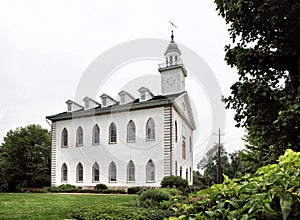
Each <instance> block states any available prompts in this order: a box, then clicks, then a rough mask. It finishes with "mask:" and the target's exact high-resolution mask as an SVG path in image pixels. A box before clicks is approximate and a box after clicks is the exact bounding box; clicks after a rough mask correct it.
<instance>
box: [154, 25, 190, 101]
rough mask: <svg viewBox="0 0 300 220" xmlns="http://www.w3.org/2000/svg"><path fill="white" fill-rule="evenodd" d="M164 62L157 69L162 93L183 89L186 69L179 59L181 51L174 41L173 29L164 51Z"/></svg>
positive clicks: (181, 90)
mask: <svg viewBox="0 0 300 220" xmlns="http://www.w3.org/2000/svg"><path fill="white" fill-rule="evenodd" d="M164 55H165V63H163V64H159V68H158V71H159V72H160V73H161V88H162V94H163V95H167V94H173V93H179V92H183V91H185V77H186V76H187V73H186V69H185V67H184V65H183V63H182V60H181V51H180V49H179V48H178V45H177V44H176V43H175V41H174V33H173V30H172V32H171V41H170V43H169V45H168V47H167V49H166V51H165V53H164Z"/></svg>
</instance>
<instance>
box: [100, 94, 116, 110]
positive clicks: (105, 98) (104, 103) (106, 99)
mask: <svg viewBox="0 0 300 220" xmlns="http://www.w3.org/2000/svg"><path fill="white" fill-rule="evenodd" d="M100 97H101V100H102V106H103V107H108V106H111V105H115V104H117V101H116V100H114V99H113V98H112V97H110V96H109V95H107V94H102V95H101V96H100Z"/></svg>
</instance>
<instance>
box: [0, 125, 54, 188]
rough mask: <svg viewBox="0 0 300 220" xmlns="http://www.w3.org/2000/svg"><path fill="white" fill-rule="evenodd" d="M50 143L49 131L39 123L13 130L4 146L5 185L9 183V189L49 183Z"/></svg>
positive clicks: (1, 150) (1, 157)
mask: <svg viewBox="0 0 300 220" xmlns="http://www.w3.org/2000/svg"><path fill="white" fill-rule="evenodd" d="M50 146H51V138H50V135H49V133H48V131H47V130H46V129H43V128H41V127H40V126H39V125H29V126H27V127H25V128H22V127H21V128H17V129H16V130H14V131H12V130H11V131H9V132H8V133H7V135H6V137H4V143H3V144H2V145H1V146H0V162H1V163H0V165H1V170H2V172H3V173H2V174H1V175H3V178H4V179H3V180H2V181H3V182H4V183H2V186H5V184H7V189H8V190H9V191H15V190H17V188H19V187H43V186H49V184H50V149H51V147H50ZM2 190H3V189H2Z"/></svg>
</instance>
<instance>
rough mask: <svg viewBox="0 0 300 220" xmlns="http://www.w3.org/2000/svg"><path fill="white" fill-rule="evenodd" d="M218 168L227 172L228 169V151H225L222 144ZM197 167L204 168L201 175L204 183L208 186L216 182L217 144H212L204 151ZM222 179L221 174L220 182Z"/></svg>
mask: <svg viewBox="0 0 300 220" xmlns="http://www.w3.org/2000/svg"><path fill="white" fill-rule="evenodd" d="M220 161H221V163H220V168H221V173H227V171H228V170H229V160H228V153H227V152H226V151H225V148H224V146H223V145H221V146H220ZM197 168H198V169H202V170H204V174H203V177H204V178H205V180H206V184H208V185H209V186H211V185H213V184H214V183H217V174H218V144H216V145H214V146H213V147H212V148H211V149H210V150H208V152H207V153H206V157H204V158H203V159H202V160H201V161H200V162H199V163H198V164H197ZM222 181H223V176H222V175H221V182H222Z"/></svg>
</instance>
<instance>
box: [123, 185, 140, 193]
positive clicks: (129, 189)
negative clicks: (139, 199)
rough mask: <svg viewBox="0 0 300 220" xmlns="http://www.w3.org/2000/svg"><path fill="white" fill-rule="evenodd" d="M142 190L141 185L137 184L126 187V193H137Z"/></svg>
mask: <svg viewBox="0 0 300 220" xmlns="http://www.w3.org/2000/svg"><path fill="white" fill-rule="evenodd" d="M142 190H143V188H142V187H139V186H133V187H129V188H128V189H127V193H128V194H139V193H140V192H141V191H142Z"/></svg>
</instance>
